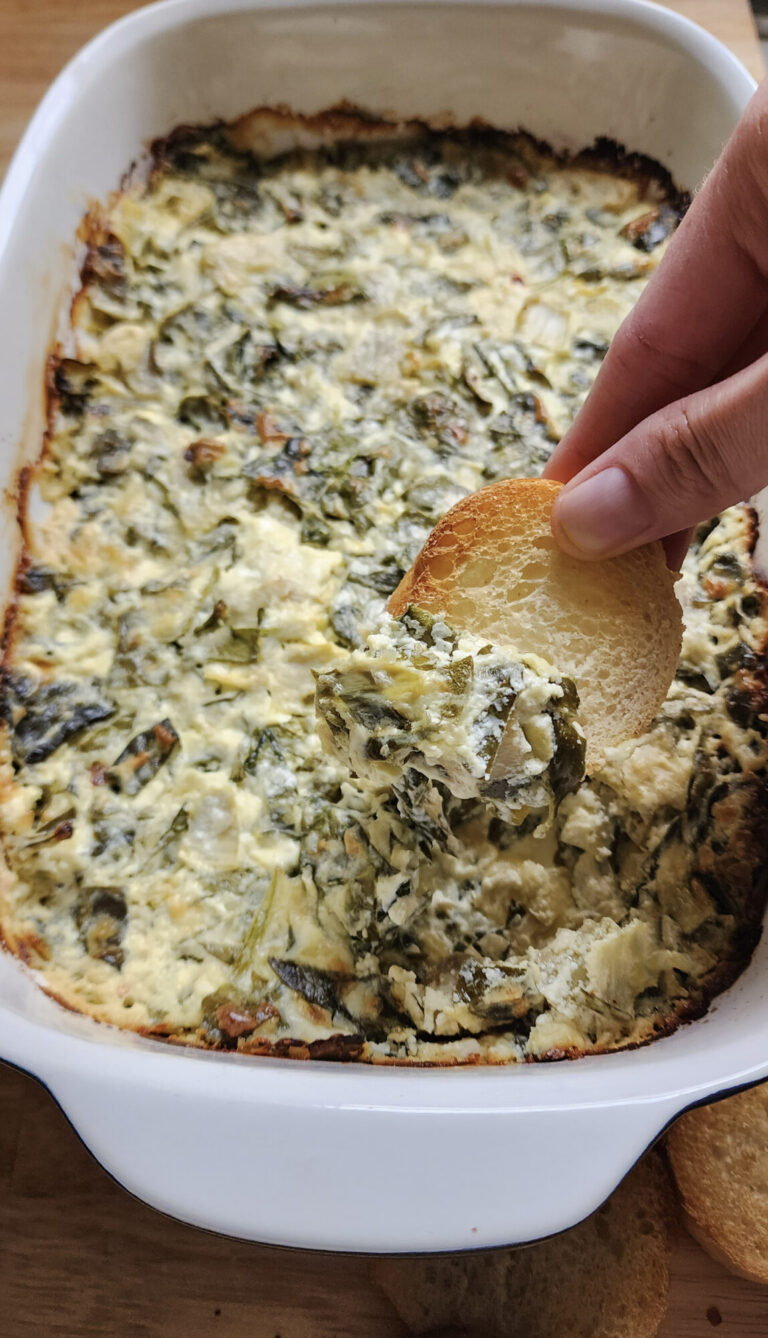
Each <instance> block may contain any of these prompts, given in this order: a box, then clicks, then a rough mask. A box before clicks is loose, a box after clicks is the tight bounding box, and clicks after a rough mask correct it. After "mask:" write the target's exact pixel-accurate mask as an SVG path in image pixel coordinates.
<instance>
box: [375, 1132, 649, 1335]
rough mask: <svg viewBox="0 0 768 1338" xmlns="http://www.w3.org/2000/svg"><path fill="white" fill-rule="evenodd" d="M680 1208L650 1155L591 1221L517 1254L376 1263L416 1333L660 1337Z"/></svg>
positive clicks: (378, 1280)
mask: <svg viewBox="0 0 768 1338" xmlns="http://www.w3.org/2000/svg"><path fill="white" fill-rule="evenodd" d="M673 1224H674V1206H673V1199H672V1194H671V1190H670V1186H669V1180H668V1176H667V1173H666V1170H665V1168H664V1166H663V1164H662V1162H661V1159H660V1158H659V1156H658V1154H657V1153H653V1152H652V1153H648V1154H647V1155H646V1156H645V1157H644V1158H643V1160H642V1162H640V1163H639V1165H638V1166H636V1167H635V1169H634V1170H633V1171H631V1172H630V1174H629V1175H628V1176H627V1178H626V1180H624V1182H623V1183H622V1184H621V1185H620V1186H619V1188H618V1189H617V1190H616V1192H615V1193H614V1194H613V1195H612V1196H611V1198H610V1199H609V1200H608V1201H607V1203H605V1204H603V1206H602V1208H599V1209H598V1211H597V1212H596V1213H593V1215H592V1216H591V1217H588V1218H587V1220H586V1221H585V1222H581V1223H580V1224H579V1226H576V1227H574V1228H573V1229H572V1230H571V1231H566V1232H564V1233H563V1234H562V1235H560V1236H553V1237H551V1238H550V1239H549V1240H545V1241H542V1242H541V1243H540V1244H538V1245H532V1246H529V1247H527V1248H526V1247H524V1248H522V1249H517V1250H494V1251H490V1252H487V1251H483V1252H476V1253H472V1254H459V1255H431V1256H422V1257H420V1258H411V1259H397V1258H394V1259H379V1260H376V1261H374V1262H373V1263H372V1264H371V1270H372V1275H373V1279H374V1281H375V1282H376V1283H378V1285H379V1286H380V1287H382V1288H383V1290H384V1291H385V1292H386V1294H387V1296H388V1297H389V1299H390V1300H391V1301H392V1303H393V1305H394V1307H395V1309H396V1310H397V1313H398V1314H399V1316H400V1318H401V1319H402V1320H403V1321H404V1323H405V1324H406V1325H407V1326H408V1328H409V1329H410V1331H411V1333H415V1334H419V1333H428V1332H429V1331H430V1330H432V1329H440V1331H441V1332H442V1331H443V1330H442V1327H441V1326H450V1325H454V1326H456V1327H457V1328H459V1329H460V1330H461V1332H462V1333H465V1334H470V1335H476V1336H477V1338H480V1336H481V1335H482V1338H566V1335H567V1338H653V1335H654V1334H656V1332H657V1331H658V1328H659V1325H660V1324H661V1321H662V1319H663V1317H664V1313H665V1310H666V1306H667V1294H668V1291H669V1256H670V1251H671V1233H672V1228H673Z"/></svg>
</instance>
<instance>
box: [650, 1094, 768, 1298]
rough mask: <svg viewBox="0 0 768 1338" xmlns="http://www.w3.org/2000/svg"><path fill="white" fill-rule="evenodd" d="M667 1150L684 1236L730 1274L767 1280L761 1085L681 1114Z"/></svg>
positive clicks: (767, 1125) (767, 1186) (767, 1150)
mask: <svg viewBox="0 0 768 1338" xmlns="http://www.w3.org/2000/svg"><path fill="white" fill-rule="evenodd" d="M667 1152H668V1153H669V1160H670V1162H671V1164H672V1170H673V1171H674V1174H675V1179H676V1180H677V1185H678V1189H679V1190H680V1197H681V1199H682V1203H683V1210H684V1213H685V1220H686V1226H687V1227H688V1228H689V1230H690V1232H691V1235H692V1236H694V1237H695V1238H696V1240H698V1242H699V1244H700V1245H703V1247H704V1249H705V1250H707V1251H708V1252H709V1254H711V1255H712V1256H713V1258H715V1259H717V1260H718V1261H719V1262H720V1263H721V1264H725V1265H726V1267H727V1268H730V1269H731V1271H732V1272H734V1273H738V1274H740V1276H741V1277H743V1278H751V1279H752V1280H753V1281H754V1282H768V1085H763V1086H761V1087H755V1088H753V1089H752V1090H751V1091H749V1092H741V1093H739V1095H738V1096H731V1097H728V1099H727V1100H725V1101H717V1102H715V1104H714V1105H711V1106H702V1107H701V1108H700V1109H698V1110H692V1111H690V1112H689V1114H688V1115H683V1117H682V1119H680V1120H678V1122H677V1124H675V1125H674V1126H673V1127H672V1128H671V1129H670V1131H669V1133H668V1134H667Z"/></svg>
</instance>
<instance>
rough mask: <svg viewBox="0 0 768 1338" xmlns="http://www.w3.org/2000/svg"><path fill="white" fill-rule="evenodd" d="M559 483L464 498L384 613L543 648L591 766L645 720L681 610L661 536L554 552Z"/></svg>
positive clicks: (662, 690)
mask: <svg viewBox="0 0 768 1338" xmlns="http://www.w3.org/2000/svg"><path fill="white" fill-rule="evenodd" d="M561 487H562V484H560V483H553V482H551V481H550V480H548V479H507V480H505V481H503V482H501V483H491V484H489V486H488V487H487V488H481V489H480V491H479V492H476V493H471V494H470V495H469V496H468V497H464V498H462V500H461V501H460V502H458V503H457V504H456V506H454V507H452V508H451V510H450V511H449V512H448V513H447V514H446V515H445V516H444V517H443V519H442V520H441V521H439V523H438V524H437V525H436V526H435V529H434V530H433V531H432V533H431V534H430V536H429V538H428V539H427V542H426V543H425V545H424V547H423V548H422V550H421V552H420V553H419V555H418V557H417V558H416V561H415V562H414V564H413V566H412V567H411V569H410V571H408V572H406V574H405V576H404V577H403V579H402V581H401V582H400V584H399V585H398V587H397V589H396V590H395V591H394V593H393V594H392V595H391V596H390V599H389V602H388V604H387V608H388V609H389V612H390V613H392V614H394V615H395V616H396V617H397V616H399V615H400V614H402V613H403V612H404V611H405V609H406V608H407V607H408V605H409V604H418V605H419V606H420V607H422V608H425V609H427V610H428V611H429V612H430V613H443V614H444V615H445V617H446V619H447V621H448V622H449V623H451V624H452V625H453V626H455V627H456V628H457V629H458V630H460V631H468V632H475V633H477V634H479V635H482V636H487V637H488V638H489V640H493V641H498V642H507V643H511V644H513V645H514V646H516V647H517V649H518V650H519V651H521V652H522V653H523V654H531V653H533V654H537V655H541V656H543V657H544V659H546V660H549V662H550V663H551V664H552V665H554V667H555V668H556V669H558V670H559V671H560V672H561V673H564V674H567V675H568V676H569V677H570V678H573V679H574V681H575V683H576V686H577V688H578V691H579V698H580V709H579V718H580V719H581V721H582V723H583V725H584V729H585V732H586V735H587V762H588V764H589V763H590V762H592V763H594V762H595V761H597V760H599V758H600V757H601V756H602V754H603V751H604V749H605V748H606V747H608V746H609V745H610V744H614V743H618V742H619V741H621V740H622V739H627V738H632V737H634V736H635V735H637V734H641V733H642V732H643V730H644V729H646V728H647V726H648V725H649V724H650V722H651V720H652V719H653V717H654V715H655V714H656V712H657V711H658V709H659V706H660V705H661V703H662V701H663V700H664V698H665V696H666V694H667V692H668V690H669V685H670V683H671V682H672V678H673V677H674V673H675V669H676V667H677V662H678V658H679V655H680V643H681V639H682V614H681V609H680V605H679V603H678V601H677V599H676V597H675V592H674V585H675V580H676V576H675V574H674V573H673V572H670V571H669V570H668V569H667V565H666V562H665V560H664V551H663V549H662V546H661V544H660V543H653V544H646V545H645V546H644V547H642V548H638V549H635V550H634V551H633V552H631V553H625V554H623V555H622V556H621V557H615V558H607V559H605V560H604V561H600V562H581V561H579V560H578V559H577V558H573V557H570V556H569V555H568V554H567V553H563V552H562V551H561V549H560V548H558V546H557V544H556V543H555V540H554V538H553V536H552V531H551V528H550V515H551V511H552V505H553V502H554V500H555V497H556V496H557V493H558V491H559V489H560V488H561Z"/></svg>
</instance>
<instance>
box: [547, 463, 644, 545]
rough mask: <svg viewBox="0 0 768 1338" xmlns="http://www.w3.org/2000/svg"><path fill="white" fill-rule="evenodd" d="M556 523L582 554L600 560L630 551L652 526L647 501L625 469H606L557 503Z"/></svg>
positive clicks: (558, 499)
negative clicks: (606, 556)
mask: <svg viewBox="0 0 768 1338" xmlns="http://www.w3.org/2000/svg"><path fill="white" fill-rule="evenodd" d="M553 514H554V520H555V523H556V525H557V527H558V528H559V529H560V530H561V531H562V533H563V537H564V538H565V539H566V540H567V542H568V543H569V544H570V545H571V546H572V547H573V548H576V549H578V550H579V551H580V552H582V553H585V554H589V555H590V556H591V557H597V556H598V555H600V554H602V553H613V552H618V551H619V550H621V549H626V548H631V547H632V544H633V542H634V541H636V540H639V539H640V538H641V536H642V535H643V534H644V533H645V532H646V531H647V529H648V527H649V525H650V524H651V516H650V512H649V509H648V504H647V502H646V500H645V497H644V496H643V494H642V493H641V492H640V489H639V488H638V487H637V485H636V484H635V482H634V480H633V479H632V478H630V476H629V474H625V472H624V470H623V469H616V468H613V467H612V468H609V469H603V470H602V471H601V472H600V473H599V474H593V475H592V477H591V478H589V479H586V480H585V481H584V483H578V484H577V485H576V487H575V488H566V489H565V490H564V491H563V492H562V493H561V494H560V496H559V497H558V498H557V501H556V502H555V505H554V509H553Z"/></svg>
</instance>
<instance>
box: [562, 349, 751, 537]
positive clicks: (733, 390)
mask: <svg viewBox="0 0 768 1338" xmlns="http://www.w3.org/2000/svg"><path fill="white" fill-rule="evenodd" d="M765 483H768V355H766V356H765V357H762V358H760V359H759V360H758V361H757V362H755V363H753V364H752V365H751V366H750V367H747V368H745V369H744V370H743V371H740V372H738V373H737V374H736V375H735V376H732V377H729V378H728V380H726V381H722V382H720V383H719V384H718V385H715V386H710V387H708V388H707V389H706V390H702V391H700V392H699V393H698V394H695V395H689V396H686V397H685V398H684V399H681V400H677V401H676V403H674V404H670V405H668V406H667V408H665V409H661V410H659V412H658V413H655V414H652V415H651V416H650V418H646V419H645V421H644V422H642V423H639V424H638V426H637V427H634V428H633V429H632V430H631V432H628V433H627V435H626V436H624V437H622V438H621V440H620V441H618V442H616V444H615V446H611V447H610V449H609V450H607V451H606V452H605V453H604V454H603V455H601V456H598V458H597V459H596V460H593V461H592V463H591V464H589V465H587V467H586V469H583V470H582V471H581V473H579V474H576V475H575V477H574V478H573V479H571V481H570V482H569V483H567V484H566V486H565V487H564V488H563V490H562V492H561V493H560V495H559V496H558V498H557V500H556V501H555V505H554V507H553V510H552V530H553V532H554V536H555V539H556V540H557V542H558V544H559V545H560V547H561V548H563V549H564V550H565V551H566V552H567V553H571V554H573V555H574V556H576V557H582V558H601V557H610V556H613V555H615V554H617V553H625V552H627V550H628V549H630V548H637V547H638V546H639V545H640V544H644V543H650V541H651V540H652V539H663V538H666V537H667V536H669V535H673V534H676V533H677V532H679V531H681V530H685V529H687V528H688V527H689V526H692V525H697V524H698V523H699V522H700V521H702V520H708V519H709V517H710V516H713V515H715V514H716V513H717V512H718V511H720V510H722V508H723V507H725V506H731V505H732V504H733V503H734V502H739V501H742V500H743V499H744V498H747V497H751V496H752V494H753V493H754V492H757V491H758V490H759V489H760V488H761V487H762V486H763V485H764V484H765ZM673 547H674V545H673Z"/></svg>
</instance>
